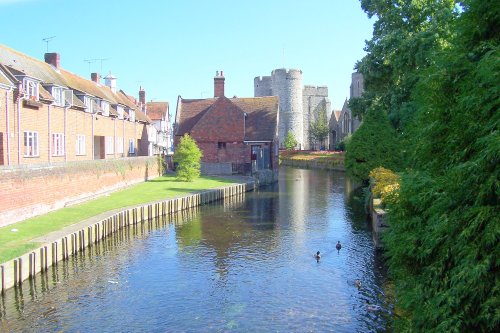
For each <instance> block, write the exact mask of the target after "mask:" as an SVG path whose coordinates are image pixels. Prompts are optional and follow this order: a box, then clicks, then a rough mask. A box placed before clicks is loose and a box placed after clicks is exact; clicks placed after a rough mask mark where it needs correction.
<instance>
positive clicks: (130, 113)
mask: <svg viewBox="0 0 500 333" xmlns="http://www.w3.org/2000/svg"><path fill="white" fill-rule="evenodd" d="M128 114H129V118H128V120H130V121H132V122H135V111H134V110H132V109H129V111H128Z"/></svg>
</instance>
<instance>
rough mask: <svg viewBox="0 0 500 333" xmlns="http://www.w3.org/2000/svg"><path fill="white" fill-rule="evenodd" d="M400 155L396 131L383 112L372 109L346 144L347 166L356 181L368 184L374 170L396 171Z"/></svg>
mask: <svg viewBox="0 0 500 333" xmlns="http://www.w3.org/2000/svg"><path fill="white" fill-rule="evenodd" d="M400 155H401V154H400V150H399V145H398V144H397V141H396V131H395V130H394V129H393V128H392V126H391V124H390V122H389V119H388V118H387V116H386V115H385V113H384V111H377V110H370V111H369V112H368V113H367V114H366V115H365V118H364V120H363V122H362V123H361V126H360V127H359V128H358V130H357V131H356V132H354V134H353V135H352V137H351V139H350V141H349V143H348V144H347V147H346V154H345V167H346V169H347V172H348V174H349V175H350V176H351V177H352V178H353V179H355V180H357V181H360V182H364V183H366V182H367V181H368V179H369V174H370V171H371V170H373V169H375V168H378V167H384V168H388V169H391V170H397V169H398V166H399V164H400V159H401V157H400Z"/></svg>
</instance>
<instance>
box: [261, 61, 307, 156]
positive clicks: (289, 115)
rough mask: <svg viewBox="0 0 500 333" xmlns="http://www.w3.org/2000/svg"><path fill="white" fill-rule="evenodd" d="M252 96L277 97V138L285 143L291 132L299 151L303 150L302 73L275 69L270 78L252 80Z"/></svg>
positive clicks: (294, 70) (295, 70)
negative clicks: (278, 102)
mask: <svg viewBox="0 0 500 333" xmlns="http://www.w3.org/2000/svg"><path fill="white" fill-rule="evenodd" d="M254 96H255V97H263V96H278V97H279V101H280V104H279V120H278V138H279V141H280V144H282V143H283V142H284V141H285V137H286V135H287V134H288V132H292V133H293V135H294V136H295V138H296V139H297V141H298V145H299V148H300V149H304V143H305V141H304V134H303V133H304V117H303V108H302V107H303V104H302V71H301V70H299V69H284V68H281V69H275V70H273V71H272V73H271V76H264V77H256V78H255V79H254Z"/></svg>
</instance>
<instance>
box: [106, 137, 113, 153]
mask: <svg viewBox="0 0 500 333" xmlns="http://www.w3.org/2000/svg"><path fill="white" fill-rule="evenodd" d="M114 153H115V149H114V142H113V137H112V136H107V137H106V154H114Z"/></svg>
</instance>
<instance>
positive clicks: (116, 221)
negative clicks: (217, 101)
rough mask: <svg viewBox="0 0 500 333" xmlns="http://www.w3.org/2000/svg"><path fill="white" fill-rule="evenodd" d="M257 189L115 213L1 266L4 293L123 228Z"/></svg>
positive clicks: (234, 188) (228, 189) (229, 189)
mask: <svg viewBox="0 0 500 333" xmlns="http://www.w3.org/2000/svg"><path fill="white" fill-rule="evenodd" d="M254 188H255V183H254V182H248V183H244V184H234V185H229V186H225V187H221V188H217V189H212V190H207V191H204V192H201V193H196V194H192V195H188V196H185V197H181V198H175V199H169V200H165V201H160V202H155V203H152V204H147V205H144V206H139V207H134V208H131V209H127V210H124V211H121V212H119V213H116V214H113V215H112V216H109V217H108V218H106V219H104V220H101V221H99V222H97V223H94V224H92V225H89V226H87V227H85V228H83V229H81V230H78V231H77V232H73V233H71V234H69V235H66V236H64V237H62V238H60V239H58V240H57V241H54V242H52V243H48V244H44V245H42V246H41V247H40V248H38V249H37V250H33V251H31V252H29V253H26V254H24V255H22V256H20V257H19V258H16V259H13V260H10V261H8V262H6V263H4V264H2V265H0V286H1V292H2V293H3V292H4V291H5V290H6V289H8V288H11V287H13V286H16V285H20V284H22V283H23V281H25V280H26V279H29V278H32V277H34V276H35V275H36V274H37V273H39V272H42V273H44V272H45V271H47V269H48V268H49V267H50V266H52V265H57V263H58V262H59V261H61V260H67V259H68V258H69V257H70V256H72V255H74V254H77V253H78V252H81V251H84V250H85V248H87V247H92V246H93V244H96V243H99V242H101V241H102V240H103V239H104V238H106V237H107V236H109V235H112V234H113V233H115V232H116V231H118V230H120V229H122V228H127V227H129V226H135V225H137V224H141V223H144V222H145V221H148V220H151V219H153V218H156V217H160V216H165V215H168V214H173V213H176V212H180V211H182V210H185V209H189V208H193V207H196V206H199V205H204V204H208V203H211V202H215V201H219V200H222V199H224V198H227V197H231V196H234V195H238V194H242V193H244V192H248V191H253V190H254Z"/></svg>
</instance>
